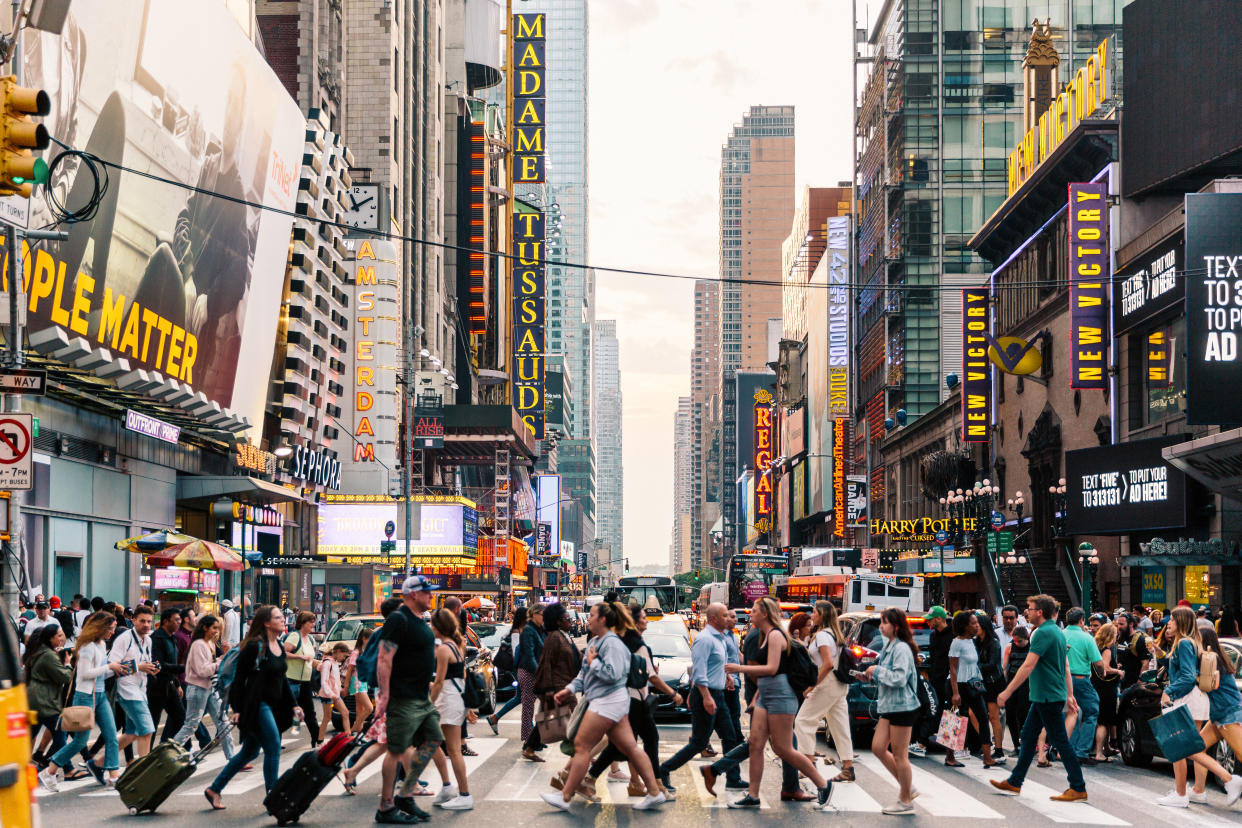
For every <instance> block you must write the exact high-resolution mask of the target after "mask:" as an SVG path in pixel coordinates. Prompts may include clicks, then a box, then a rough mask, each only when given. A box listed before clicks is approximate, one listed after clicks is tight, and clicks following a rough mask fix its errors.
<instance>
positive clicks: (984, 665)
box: [974, 612, 1005, 764]
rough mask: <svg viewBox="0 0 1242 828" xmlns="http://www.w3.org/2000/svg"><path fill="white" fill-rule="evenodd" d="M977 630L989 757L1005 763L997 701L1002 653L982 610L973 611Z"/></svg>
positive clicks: (1002, 679) (1001, 683) (1001, 681)
mask: <svg viewBox="0 0 1242 828" xmlns="http://www.w3.org/2000/svg"><path fill="white" fill-rule="evenodd" d="M975 616H976V619H977V620H978V622H979V631H978V632H977V633H976V634H975V641H974V644H975V650H976V652H978V654H979V674H980V675H982V676H983V700H984V702H985V703H986V704H987V710H988V727H989V729H990V731H991V734H992V741H993V745H992V758H993V759H995V760H996V761H997V763H999V764H1004V763H1005V751H1004V742H1005V731H1004V729H1003V728H1002V727H1001V715H1000V704H999V703H998V702H997V698H998V697H999V696H1000V691H1002V690H1004V689H1005V669H1004V666H1003V662H1004V653H1003V651H1002V649H1001V638H1000V635H999V634H998V632H997V629H996V627H995V625H993V624H992V619H991V618H989V617H988V615H987V613H985V612H976V613H975Z"/></svg>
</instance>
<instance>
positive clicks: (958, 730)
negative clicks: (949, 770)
mask: <svg viewBox="0 0 1242 828" xmlns="http://www.w3.org/2000/svg"><path fill="white" fill-rule="evenodd" d="M968 724H969V719H967V718H966V717H965V716H959V715H957V714H956V713H954V712H953V711H952V710H946V711H944V713H942V714H940V730H938V731H936V744H938V745H940V746H941V747H943V748H948V749H949V750H953V751H957V750H961V749H962V748H964V747H966V728H967V726H968Z"/></svg>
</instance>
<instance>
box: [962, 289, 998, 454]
mask: <svg viewBox="0 0 1242 828" xmlns="http://www.w3.org/2000/svg"><path fill="white" fill-rule="evenodd" d="M988 336H989V324H988V291H987V289H986V288H973V289H972V288H967V289H965V290H963V291H962V442H963V443H986V442H988V439H989V437H990V433H991V428H992V363H991V361H990V360H989V359H988Z"/></svg>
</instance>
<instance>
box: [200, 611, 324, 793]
mask: <svg viewBox="0 0 1242 828" xmlns="http://www.w3.org/2000/svg"><path fill="white" fill-rule="evenodd" d="M284 633H285V616H284V615H282V614H281V612H280V610H278V609H277V608H276V607H273V606H264V607H259V609H258V610H257V611H256V612H255V614H254V619H253V620H252V621H251V622H250V630H249V631H248V632H247V633H246V637H245V638H243V639H242V642H241V645H240V647H241V649H240V651H239V652H238V654H237V673H236V675H235V676H234V678H233V683H232V684H231V685H230V686H229V707H230V709H231V710H232V711H233V712H232V714H231V717H232V719H233V721H234V722H236V723H237V729H238V732H239V733H241V737H242V740H241V749H240V750H239V751H237V752H236V753H234V754H233V758H232V759H230V760H229V761H228V762H227V763H225V765H224V767H223V768H222V769H221V770H220V773H219V774H218V775H217V776H216V778H215V779H214V780H212V783H211V784H210V785H209V786H208V787H207V789H206V790H204V791H203V796H205V797H206V798H207V802H208V803H210V805H211V807H212V809H213V810H217V811H220V810H223V809H224V802H223V799H222V797H221V796H220V794H221V793H222V792H223V791H224V788H225V786H227V785H228V784H229V780H231V779H232V778H233V777H234V776H235V775H236V774H237V772H238V771H240V770H241V769H242V768H243V767H244V766H245V765H246V764H247V763H248V762H250V761H251V760H253V759H255V758H257V757H258V755H259V752H260V751H262V752H263V784H264V789H265V790H268V791H270V790H271V789H272V786H273V785H275V784H276V780H277V779H278V778H279V777H280V734H281V733H284V732H285V731H286V730H288V729H289V727H290V726H291V725H292V724H293V722H294V721H295V720H296V721H302V708H301V707H299V706H298V705H297V703H296V702H295V701H294V698H293V692H292V689H291V688H290V687H289V682H288V679H287V675H288V664H287V663H286V654H285V650H284V648H283V647H281V644H280V639H281V636H283V635H284Z"/></svg>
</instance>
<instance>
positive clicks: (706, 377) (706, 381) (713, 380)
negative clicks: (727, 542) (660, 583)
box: [690, 279, 720, 566]
mask: <svg viewBox="0 0 1242 828" xmlns="http://www.w3.org/2000/svg"><path fill="white" fill-rule="evenodd" d="M690 430H691V433H690V474H691V487H692V494H691V496H692V498H693V502H692V504H691V510H692V511H691V520H690V564H691V566H702V565H703V564H704V563H705V562H707V561H708V558H710V551H711V548H712V544H711V538H710V535H711V531H712V528H713V527H714V526H715V524H716V521H717V520H718V519H719V518H720V283H719V282H717V281H715V280H711V279H701V280H699V281H696V282H695V283H694V350H693V351H692V352H691V354H690ZM705 553H707V554H705Z"/></svg>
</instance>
